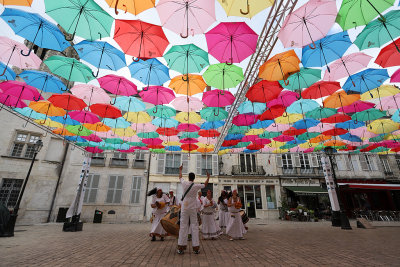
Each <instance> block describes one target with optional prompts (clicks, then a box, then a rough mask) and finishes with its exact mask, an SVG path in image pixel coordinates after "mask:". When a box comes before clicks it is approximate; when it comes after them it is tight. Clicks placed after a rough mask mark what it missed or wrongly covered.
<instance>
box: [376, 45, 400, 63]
mask: <svg viewBox="0 0 400 267" xmlns="http://www.w3.org/2000/svg"><path fill="white" fill-rule="evenodd" d="M398 47H400V38H399V39H397V40H396V41H395V42H393V43H391V44H389V45H387V46H385V47H384V48H383V49H382V50H381V52H379V55H378V57H377V58H376V59H375V63H376V64H378V65H379V66H381V67H382V68H388V67H393V66H399V65H400V53H398V52H397V48H398Z"/></svg>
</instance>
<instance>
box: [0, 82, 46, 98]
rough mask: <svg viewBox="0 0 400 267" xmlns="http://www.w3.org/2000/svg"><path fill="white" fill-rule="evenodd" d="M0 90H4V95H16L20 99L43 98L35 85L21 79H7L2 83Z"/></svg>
mask: <svg viewBox="0 0 400 267" xmlns="http://www.w3.org/2000/svg"><path fill="white" fill-rule="evenodd" d="M0 92H2V94H3V95H9V96H14V97H16V98H17V99H18V101H19V100H32V101H39V100H42V99H43V97H42V96H41V95H40V93H39V92H38V90H37V89H36V88H35V87H33V86H30V85H27V84H26V83H24V82H19V81H5V82H2V83H0Z"/></svg>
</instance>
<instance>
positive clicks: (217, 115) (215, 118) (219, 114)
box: [200, 107, 228, 129]
mask: <svg viewBox="0 0 400 267" xmlns="http://www.w3.org/2000/svg"><path fill="white" fill-rule="evenodd" d="M200 115H201V118H202V119H204V120H206V121H208V122H219V121H222V120H224V119H226V118H227V117H228V112H227V111H225V110H224V109H222V108H216V107H208V108H204V109H202V110H200ZM215 126H217V125H212V124H211V125H210V126H204V127H206V128H203V126H202V128H203V129H207V128H208V127H215ZM221 126H222V125H221ZM219 127H220V126H219ZM216 128H218V127H216Z"/></svg>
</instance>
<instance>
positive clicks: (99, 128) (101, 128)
mask: <svg viewBox="0 0 400 267" xmlns="http://www.w3.org/2000/svg"><path fill="white" fill-rule="evenodd" d="M83 126H84V127H85V128H87V129H89V130H91V131H95V132H108V131H109V130H110V129H111V128H110V127H109V126H107V125H105V124H104V123H101V122H96V123H94V124H91V123H84V124H83Z"/></svg>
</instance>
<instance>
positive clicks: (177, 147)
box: [165, 146, 182, 151]
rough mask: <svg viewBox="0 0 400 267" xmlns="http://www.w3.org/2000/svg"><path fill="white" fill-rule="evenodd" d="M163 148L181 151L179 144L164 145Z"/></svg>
mask: <svg viewBox="0 0 400 267" xmlns="http://www.w3.org/2000/svg"><path fill="white" fill-rule="evenodd" d="M165 150H168V151H181V150H182V148H181V147H180V146H166V147H165Z"/></svg>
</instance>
